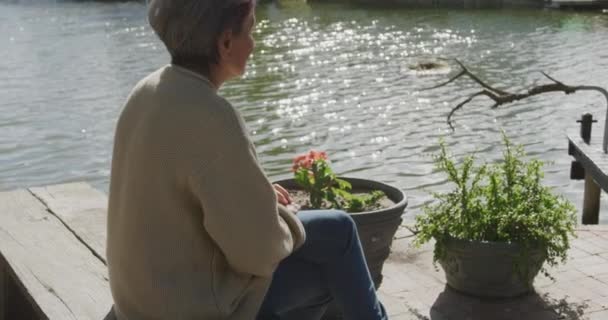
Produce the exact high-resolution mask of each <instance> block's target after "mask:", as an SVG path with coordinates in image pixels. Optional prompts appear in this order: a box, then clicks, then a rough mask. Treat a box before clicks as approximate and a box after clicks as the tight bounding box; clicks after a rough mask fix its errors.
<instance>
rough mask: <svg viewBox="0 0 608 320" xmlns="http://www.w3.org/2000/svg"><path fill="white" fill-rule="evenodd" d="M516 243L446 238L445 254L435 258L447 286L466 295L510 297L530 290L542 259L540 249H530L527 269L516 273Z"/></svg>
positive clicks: (542, 255) (543, 255)
mask: <svg viewBox="0 0 608 320" xmlns="http://www.w3.org/2000/svg"><path fill="white" fill-rule="evenodd" d="M519 254H520V247H519V246H518V245H517V244H513V243H506V242H481V241H469V240H459V239H450V240H448V242H447V243H446V257H445V258H443V259H440V260H439V263H440V265H441V267H442V268H443V270H444V271H445V276H446V280H447V283H448V286H450V287H451V288H453V289H455V290H456V291H460V292H463V293H466V294H469V295H473V296H477V297H485V298H510V297H516V296H520V295H523V294H526V293H528V292H530V291H531V290H533V282H534V278H535V277H536V275H537V274H538V272H539V270H540V269H541V267H542V265H543V263H544V261H545V253H544V252H543V251H542V250H539V249H535V250H530V254H529V259H526V261H524V263H526V268H527V270H528V272H527V273H526V274H525V275H524V276H523V277H521V276H519V275H518V273H517V270H516V267H515V264H514V261H515V259H518V257H519Z"/></svg>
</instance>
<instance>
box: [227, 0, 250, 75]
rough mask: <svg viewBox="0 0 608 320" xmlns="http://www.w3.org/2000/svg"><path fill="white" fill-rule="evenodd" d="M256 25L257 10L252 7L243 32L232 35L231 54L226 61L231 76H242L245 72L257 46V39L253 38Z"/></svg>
mask: <svg viewBox="0 0 608 320" xmlns="http://www.w3.org/2000/svg"><path fill="white" fill-rule="evenodd" d="M254 25H255V10H253V9H252V10H251V12H250V13H249V15H248V16H247V18H246V19H245V23H243V30H241V33H239V34H233V35H232V41H231V42H232V43H231V48H230V54H229V55H228V57H227V61H226V62H227V63H226V67H227V71H228V73H229V77H230V78H233V77H238V76H242V75H243V74H244V73H245V69H246V66H247V60H248V59H249V56H250V55H251V53H252V52H253V48H254V47H255V41H254V40H253V27H254Z"/></svg>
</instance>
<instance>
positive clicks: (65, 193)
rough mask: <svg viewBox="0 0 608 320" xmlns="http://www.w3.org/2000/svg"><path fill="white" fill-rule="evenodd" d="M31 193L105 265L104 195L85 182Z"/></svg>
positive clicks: (105, 199) (35, 190)
mask: <svg viewBox="0 0 608 320" xmlns="http://www.w3.org/2000/svg"><path fill="white" fill-rule="evenodd" d="M29 190H30V192H31V193H32V194H34V196H36V198H38V199H39V200H40V201H42V202H43V203H44V204H45V205H46V206H47V207H48V208H49V210H51V212H52V213H53V214H54V215H56V216H57V217H58V218H59V220H61V221H62V222H63V223H64V224H65V225H66V226H67V227H68V229H70V230H71V231H72V232H73V233H74V234H75V235H76V237H78V238H79V239H80V240H81V241H82V242H83V243H84V244H85V245H86V246H87V247H89V249H91V250H92V251H93V252H95V255H96V256H97V257H98V258H99V259H101V260H102V261H103V262H104V263H105V261H106V259H105V256H106V232H107V231H106V224H107V221H106V219H107V206H108V198H107V197H106V195H105V194H104V193H103V192H101V191H99V190H96V189H94V188H93V187H91V186H90V185H89V184H87V183H83V182H78V183H69V184H60V185H53V186H46V187H40V188H30V189H29Z"/></svg>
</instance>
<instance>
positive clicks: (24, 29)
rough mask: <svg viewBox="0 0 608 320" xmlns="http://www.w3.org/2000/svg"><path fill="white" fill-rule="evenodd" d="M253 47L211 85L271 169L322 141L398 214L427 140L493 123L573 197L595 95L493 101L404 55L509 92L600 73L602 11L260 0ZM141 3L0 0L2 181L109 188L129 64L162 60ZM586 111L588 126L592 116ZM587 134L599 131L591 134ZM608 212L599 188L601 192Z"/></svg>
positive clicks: (142, 69) (430, 146) (429, 180)
mask: <svg viewBox="0 0 608 320" xmlns="http://www.w3.org/2000/svg"><path fill="white" fill-rule="evenodd" d="M257 13H258V21H259V22H258V25H257V29H256V32H255V37H256V40H257V47H256V50H255V53H254V56H253V58H252V60H251V63H250V66H249V69H248V72H247V74H246V75H245V77H244V78H243V79H240V80H238V81H234V82H231V83H229V84H227V85H226V86H225V87H224V88H223V89H222V91H221V93H222V94H223V95H225V96H226V97H227V98H228V99H229V100H230V101H232V102H233V104H234V105H235V106H237V107H238V109H240V110H241V112H242V113H243V115H244V116H245V118H246V121H247V123H248V125H249V128H250V131H251V134H252V137H253V139H254V140H255V143H256V145H257V148H258V153H259V154H260V158H261V161H262V162H263V165H264V167H265V168H266V170H267V172H268V174H269V176H271V177H272V178H282V177H287V176H289V175H290V172H289V168H290V163H291V159H292V157H293V156H294V155H296V154H298V153H302V152H305V151H307V150H309V149H311V148H314V149H322V150H326V151H327V152H328V153H329V155H330V157H331V159H332V160H333V167H334V169H335V171H337V172H338V173H340V174H344V175H349V176H357V177H364V178H365V177H367V178H373V179H377V180H381V181H384V182H388V183H391V184H394V185H396V186H398V187H400V188H402V189H403V190H405V191H406V192H407V195H408V196H409V198H410V209H409V211H408V214H407V215H406V217H407V218H408V219H411V218H412V217H413V216H414V215H415V214H417V213H418V212H419V210H420V206H421V205H422V204H424V203H426V202H428V201H430V196H429V194H428V191H440V190H445V189H446V188H447V187H448V185H447V184H446V182H445V177H444V176H443V175H442V174H439V173H437V172H436V171H435V170H434V168H433V165H432V159H431V154H432V153H433V152H435V151H436V150H437V144H438V140H439V138H440V137H441V136H446V142H447V143H448V145H450V146H451V148H452V149H453V151H454V153H455V154H456V155H462V154H464V153H466V152H470V151H474V150H477V152H478V155H479V157H480V158H482V159H486V160H488V161H493V160H495V159H497V158H498V157H499V156H500V129H501V128H504V130H506V132H507V133H508V134H509V135H510V136H511V137H512V139H513V140H514V141H515V142H518V143H523V144H524V145H525V146H526V148H527V150H528V151H529V153H530V154H531V155H534V156H536V157H539V158H541V159H544V160H550V161H552V162H553V164H552V165H550V166H548V167H547V172H546V181H547V183H548V184H550V185H551V186H554V187H556V189H557V191H558V192H560V193H561V194H563V195H565V196H567V197H568V198H570V199H572V200H573V201H575V203H576V205H577V206H578V207H579V208H580V205H581V202H582V191H583V184H582V182H579V181H571V180H570V179H569V167H570V161H571V159H570V157H569V156H568V154H567V142H566V138H565V134H566V131H568V130H577V124H576V122H575V121H576V120H577V118H578V117H579V116H580V115H581V114H582V113H584V112H591V113H593V114H594V115H595V116H596V117H600V118H601V119H603V117H604V115H605V113H606V106H605V105H604V102H603V100H602V98H601V96H600V95H598V94H594V93H580V94H575V95H572V96H565V95H562V94H548V95H544V96H539V97H534V98H531V99H528V100H525V101H523V102H519V103H515V104H511V105H507V106H503V107H500V108H499V109H496V110H491V109H490V108H489V106H490V105H491V102H490V101H488V100H484V99H479V100H476V101H474V102H473V103H471V104H470V105H468V106H467V107H465V109H464V110H462V111H461V112H459V113H457V114H456V116H455V120H456V122H455V127H456V131H455V132H454V133H451V132H450V131H449V129H448V126H447V125H446V123H445V120H446V115H447V113H448V112H449V110H450V108H451V107H452V106H455V105H456V104H457V103H458V102H459V101H461V100H462V99H463V98H465V97H466V95H467V94H471V93H474V92H475V91H476V90H478V87H477V86H476V85H475V84H474V83H472V82H470V81H461V82H455V83H453V84H450V85H448V86H446V87H442V88H439V89H435V90H430V91H421V90H420V89H421V88H424V87H428V86H431V85H433V84H437V83H439V82H441V81H444V80H446V79H448V77H449V75H453V74H455V73H456V72H457V71H458V67H457V66H454V65H452V66H451V68H452V70H451V73H450V74H445V73H443V74H434V75H432V74H431V75H428V74H427V75H423V74H416V73H415V72H412V71H410V69H409V68H408V66H409V65H411V64H413V63H416V62H417V61H419V60H420V59H423V58H428V57H440V56H441V57H452V58H453V57H458V58H459V59H461V60H462V61H463V62H465V63H466V64H467V65H469V66H470V67H471V69H472V70H473V71H475V72H476V73H478V74H479V75H480V76H481V77H482V78H484V79H486V80H487V81H488V82H490V83H492V84H494V85H496V86H498V87H500V88H504V89H510V90H514V91H516V90H522V89H524V88H525V87H527V86H531V85H534V84H539V83H543V82H547V80H546V79H543V76H542V75H541V74H540V73H539V71H541V70H543V71H545V72H547V73H549V74H551V75H553V76H554V77H555V78H557V79H560V80H562V81H564V82H566V83H567V84H573V85H574V84H594V85H599V86H604V87H608V14H600V13H572V12H557V11H542V10H523V11H507V10H501V11H446V10H429V11H424V10H411V9H410V10H405V9H403V10H401V9H390V10H388V9H371V8H366V7H356V6H349V5H328V4H311V5H307V4H304V3H298V2H291V3H290V4H288V5H283V6H278V5H273V4H268V5H260V7H259V8H258V10H257ZM145 17H146V16H145V8H144V5H143V4H140V3H120V4H101V3H89V2H84V3H62V2H58V3H55V2H53V3H50V1H49V3H47V2H35V1H34V2H32V1H28V2H25V3H24V2H17V3H4V2H1V3H0V53H1V55H0V189H1V190H6V189H13V188H18V187H25V186H34V185H45V184H54V183H62V182H68V181H75V180H86V181H88V182H90V183H92V184H94V185H95V186H96V187H98V188H100V189H101V190H104V191H105V190H107V186H108V179H109V168H110V159H111V147H112V138H113V130H114V125H115V123H116V120H117V117H118V115H119V112H120V110H121V107H122V103H123V102H124V100H125V98H126V96H127V95H128V93H129V91H130V90H131V88H132V87H133V85H134V84H135V83H136V82H137V81H138V80H139V79H140V78H142V77H144V76H145V75H147V74H148V73H150V72H152V71H153V70H155V69H156V68H158V67H160V66H162V65H164V64H166V63H167V62H168V55H167V54H166V53H165V52H164V48H163V47H162V44H161V43H160V42H159V41H158V40H157V39H156V38H155V36H154V35H153V34H152V32H151V30H150V29H149V28H148V26H147V23H146V19H145ZM601 122H603V121H600V125H596V127H595V132H596V133H597V134H598V135H599V134H601V131H602V127H603V124H601ZM600 139H601V136H598V138H597V140H600ZM602 207H603V212H604V216H605V218H604V222H606V221H608V219H606V218H608V217H606V215H608V211H606V209H607V208H608V200H605V199H604V200H603V202H602Z"/></svg>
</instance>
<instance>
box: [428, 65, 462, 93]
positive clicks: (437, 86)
mask: <svg viewBox="0 0 608 320" xmlns="http://www.w3.org/2000/svg"><path fill="white" fill-rule="evenodd" d="M466 74H467V71H466V70H462V71H460V73H459V74H457V75H455V76H454V77H452V79H450V80H448V81H446V82H444V83H441V84H438V85H436V86H432V87H428V88H422V89H421V91H424V90H431V89H437V88H439V87H443V86H445V85H448V84H450V83H451V82H453V81H455V80H456V79H458V78H460V77H462V76H464V75H466Z"/></svg>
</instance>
